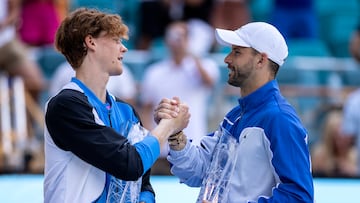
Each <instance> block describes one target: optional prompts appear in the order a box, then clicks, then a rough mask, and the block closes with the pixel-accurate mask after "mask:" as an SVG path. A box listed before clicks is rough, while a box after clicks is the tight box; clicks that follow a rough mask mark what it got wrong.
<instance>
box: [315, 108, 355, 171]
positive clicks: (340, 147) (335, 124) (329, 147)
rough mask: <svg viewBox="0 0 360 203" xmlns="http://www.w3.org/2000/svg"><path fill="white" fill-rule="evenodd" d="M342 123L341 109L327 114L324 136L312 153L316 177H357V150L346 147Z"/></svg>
mask: <svg viewBox="0 0 360 203" xmlns="http://www.w3.org/2000/svg"><path fill="white" fill-rule="evenodd" d="M341 123H342V111H341V109H332V110H330V111H329V112H328V113H327V114H326V116H325V120H324V122H323V126H322V127H323V128H322V129H323V131H322V136H321V138H320V140H319V142H318V143H317V144H315V146H313V147H312V153H311V158H312V172H313V175H314V176H316V177H354V176H356V149H355V148H354V147H350V148H349V147H347V146H346V145H344V144H345V141H346V140H345V139H344V137H343V136H342V135H341Z"/></svg>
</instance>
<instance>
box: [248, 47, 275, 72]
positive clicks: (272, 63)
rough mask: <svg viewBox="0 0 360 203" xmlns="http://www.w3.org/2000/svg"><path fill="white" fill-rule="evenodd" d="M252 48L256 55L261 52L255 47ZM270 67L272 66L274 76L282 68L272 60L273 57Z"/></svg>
mask: <svg viewBox="0 0 360 203" xmlns="http://www.w3.org/2000/svg"><path fill="white" fill-rule="evenodd" d="M251 50H252V53H253V54H254V55H256V54H260V52H259V51H257V50H256V49H254V48H252V49H251ZM269 68H270V71H271V73H272V76H273V78H275V77H276V75H277V73H278V71H279V69H280V66H279V65H278V64H277V63H275V62H274V61H272V60H271V59H269Z"/></svg>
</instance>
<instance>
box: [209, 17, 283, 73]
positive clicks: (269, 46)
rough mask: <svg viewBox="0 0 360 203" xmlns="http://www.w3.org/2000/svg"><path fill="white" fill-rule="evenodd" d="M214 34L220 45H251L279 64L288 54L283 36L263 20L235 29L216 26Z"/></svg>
mask: <svg viewBox="0 0 360 203" xmlns="http://www.w3.org/2000/svg"><path fill="white" fill-rule="evenodd" d="M215 36H216V40H217V41H218V42H219V43H220V44H222V45H226V46H231V45H236V46H242V47H252V48H253V49H255V50H257V51H258V52H260V53H266V54H267V55H268V58H269V59H271V60H272V61H274V62H275V63H277V64H278V65H279V66H281V65H282V64H283V63H284V61H285V59H286V57H287V56H288V47H287V45H286V42H285V39H284V37H283V36H282V35H281V33H280V32H279V31H278V30H277V29H276V28H275V27H274V26H273V25H270V24H268V23H265V22H252V23H248V24H246V25H244V26H242V27H240V28H239V29H237V30H235V31H233V30H224V29H219V28H217V29H216V31H215Z"/></svg>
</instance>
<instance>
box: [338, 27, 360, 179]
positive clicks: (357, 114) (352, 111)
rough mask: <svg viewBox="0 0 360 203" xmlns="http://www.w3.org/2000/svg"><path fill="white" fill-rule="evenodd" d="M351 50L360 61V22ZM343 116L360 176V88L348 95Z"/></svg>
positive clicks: (345, 135)
mask: <svg viewBox="0 0 360 203" xmlns="http://www.w3.org/2000/svg"><path fill="white" fill-rule="evenodd" d="M350 51H351V54H352V56H353V57H354V59H355V60H356V61H358V62H360V60H359V59H360V58H359V56H360V55H359V54H360V24H359V26H358V27H357V30H356V31H355V32H354V34H353V35H352V38H351V40H350ZM343 117H344V120H343V123H342V133H343V135H344V137H345V138H346V145H347V147H348V148H350V147H352V146H353V145H355V146H356V150H357V175H358V176H359V177H360V88H358V89H357V90H355V91H354V92H352V93H350V94H349V95H348V97H347V99H346V101H345V104H344V115H343Z"/></svg>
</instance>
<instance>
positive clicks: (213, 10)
mask: <svg viewBox="0 0 360 203" xmlns="http://www.w3.org/2000/svg"><path fill="white" fill-rule="evenodd" d="M320 1H322V0H271V1H264V0H121V1H118V0H0V75H1V76H5V77H2V78H4V79H5V80H6V82H5V83H8V84H9V85H6V86H4V87H5V88H6V87H8V88H10V86H11V85H13V82H12V81H13V78H16V77H20V78H21V79H22V81H23V84H24V89H25V100H24V101H25V103H24V108H25V110H26V125H25V128H26V136H25V137H26V138H25V140H26V141H25V143H23V142H20V141H19V139H20V138H21V136H19V135H17V134H16V133H17V131H16V130H15V128H16V127H17V126H15V124H12V125H11V128H14V129H11V130H10V132H8V131H6V130H7V129H5V124H4V123H6V122H3V121H5V120H11V123H12V122H14V121H13V120H16V118H14V117H15V116H14V115H12V114H13V113H12V112H13V110H12V109H14V107H13V103H15V101H13V100H16V98H15V99H13V100H11V101H10V107H9V108H10V111H11V117H4V115H5V114H3V111H5V110H4V106H5V105H6V104H4V103H0V107H1V108H0V112H1V114H0V115H1V116H2V117H0V120H1V121H2V122H1V123H0V127H1V133H0V173H42V171H43V167H44V165H43V164H44V162H43V144H42V139H43V137H42V136H43V123H42V122H43V115H42V112H43V108H44V106H45V105H44V102H45V101H46V100H47V99H48V98H49V97H51V96H53V95H55V94H56V92H58V91H59V90H61V88H62V86H63V85H64V84H66V83H67V82H68V81H69V80H70V79H71V77H73V76H74V71H73V70H72V68H71V66H70V65H69V64H68V63H67V62H66V60H65V58H62V56H61V55H60V54H59V53H57V51H56V50H55V49H54V47H53V43H54V36H55V33H56V30H57V28H58V26H59V23H60V22H61V20H62V19H64V18H65V16H66V14H67V13H68V12H69V11H71V10H73V9H75V8H78V7H91V8H97V9H100V10H103V11H107V12H110V13H117V14H120V16H121V17H122V18H123V19H124V21H125V22H126V23H127V25H128V26H129V36H130V39H129V40H128V41H126V42H124V43H125V45H126V46H127V48H128V49H129V52H133V54H131V57H132V59H131V60H135V61H136V60H138V61H144V58H142V56H143V55H141V54H142V53H146V56H149V57H150V59H149V60H146V62H145V63H142V64H141V65H142V66H144V67H142V69H141V71H140V72H141V74H140V76H139V75H138V74H137V73H138V72H139V70H135V68H136V67H135V66H132V64H134V63H135V64H140V63H136V62H133V63H131V62H129V63H128V64H127V63H125V68H124V72H123V74H122V75H120V76H112V78H111V79H110V80H109V83H108V90H109V91H110V92H111V93H112V94H114V95H115V96H116V97H118V98H120V99H122V100H125V101H127V102H128V103H130V104H131V105H133V106H134V107H135V108H136V109H137V110H138V112H140V113H141V115H140V117H141V119H142V121H143V124H144V126H145V127H147V128H152V127H153V126H154V123H153V121H152V112H153V108H154V106H155V105H156V104H157V103H158V102H159V101H160V99H161V98H163V97H173V96H179V97H180V98H182V100H184V101H185V102H186V103H187V104H188V105H189V107H190V113H191V115H192V118H191V119H192V122H191V124H192V125H193V126H190V125H189V127H188V128H187V129H186V130H187V131H188V132H186V134H188V135H190V139H191V141H192V142H194V143H196V144H199V139H200V137H199V136H203V135H206V133H207V132H209V131H210V130H209V129H210V128H213V127H214V126H212V125H211V119H218V118H221V116H223V115H219V114H221V113H222V112H221V108H226V105H227V104H226V102H224V100H221V99H220V103H219V102H217V101H216V100H217V99H218V98H219V95H220V97H221V96H224V95H226V94H225V93H224V92H225V91H226V89H224V86H226V81H222V74H223V72H222V70H221V66H219V63H218V62H217V61H216V59H215V58H214V57H212V56H214V54H218V53H220V54H226V53H227V51H229V50H228V49H226V48H225V47H220V45H215V44H216V43H215V36H214V29H215V28H223V29H236V28H238V27H240V26H242V25H244V24H246V23H248V22H251V21H259V20H261V21H266V22H269V23H271V24H273V25H275V26H276V27H277V28H278V29H279V30H280V32H281V33H282V34H283V35H284V37H285V38H286V40H287V41H288V42H289V43H290V42H291V43H292V42H294V41H296V40H300V41H301V42H304V41H306V40H308V42H309V44H308V46H309V47H311V46H312V43H313V42H314V40H315V41H316V40H319V41H324V44H325V45H327V47H328V48H329V49H328V50H329V52H330V54H329V55H326V57H329V56H330V57H343V56H345V57H347V58H351V60H353V61H354V63H355V64H357V66H358V67H359V69H360V16H359V15H358V14H357V16H356V15H354V17H353V18H354V19H353V20H352V21H351V22H356V23H357V27H356V26H355V25H353V24H351V25H350V28H351V35H350V34H349V35H347V36H345V38H346V39H345V40H343V41H341V40H340V42H341V43H342V44H341V46H342V47H346V49H343V50H345V51H342V55H336V54H337V52H332V47H331V46H332V44H326V42H325V40H326V39H324V38H325V37H324V32H326V33H327V31H324V29H323V27H324V26H326V25H324V24H326V23H324V21H322V20H321V17H322V16H321V15H320V14H319V9H318V6H319V5H322V3H319V2H320ZM324 2H327V1H325V0H324ZM329 2H332V1H329ZM334 2H336V1H334ZM349 2H355V3H356V2H357V6H358V9H360V2H358V1H357V0H355V1H349ZM343 4H346V2H343ZM349 4H350V3H349ZM357 13H358V12H357ZM332 15H335V13H333V14H332ZM323 16H325V14H324V15H323ZM326 19H329V16H327V18H326ZM337 46H338V45H337ZM336 48H338V47H336ZM289 49H290V50H289V53H290V56H291V55H292V54H291V53H292V46H290V44H289ZM310 49H311V48H310ZM336 50H338V49H336ZM137 54H138V55H137ZM126 57H127V55H126V54H125V58H126ZM129 57H130V54H129ZM128 61H130V60H128ZM125 62H126V59H125ZM225 74H227V73H225ZM160 79H161V82H159V81H160ZM219 84H220V85H219ZM280 86H281V83H280ZM119 87H122V88H119ZM124 87H125V88H124ZM219 87H221V88H219ZM356 88H357V87H353V89H352V91H351V93H349V94H347V95H346V96H344V98H342V99H340V100H338V102H337V103H336V104H331V105H326V108H322V109H321V113H319V115H320V116H318V118H319V119H318V121H317V124H318V126H317V127H318V129H319V133H318V135H316V136H314V135H311V134H310V135H309V136H310V137H311V136H314V137H315V138H313V139H311V140H314V141H313V143H311V144H310V147H311V148H310V149H309V150H310V151H311V155H312V167H313V174H314V176H317V177H356V176H360V172H359V171H360V167H359V166H360V153H359V152H360V141H359V140H360V118H359V116H358V115H360V101H359V102H356V101H357V100H360V99H357V98H359V96H357V95H360V93H359V91H357V92H356ZM174 89H176V90H177V92H174V91H173V90H174ZM0 91H1V92H0V93H4V92H5V90H4V89H3V88H2V86H1V87H0ZM15 91H16V89H13V90H12V92H11V91H10V92H9V94H15V93H13V92H15ZM0 95H3V94H0ZM348 95H350V96H348ZM236 96H239V95H236ZM9 97H10V96H9ZM348 98H349V99H353V100H354V101H348V100H347V99H348ZM1 101H2V100H1ZM218 105H220V106H218ZM219 109H220V110H219ZM226 110H227V109H226ZM226 110H223V111H224V112H225V111H226ZM218 116H220V117H218ZM217 121H218V120H217ZM217 121H216V122H215V123H217ZM305 123H306V122H305ZM344 123H346V124H344ZM195 135H196V136H195ZM9 139H10V142H9V141H8V140H9ZM7 143H10V145H11V146H13V147H9V145H8V144H7ZM165 156H166V154H163V156H162V158H161V159H159V160H158V161H157V163H156V164H155V166H154V169H153V170H152V172H153V174H156V175H169V174H170V171H169V165H168V162H167V160H166V158H165Z"/></svg>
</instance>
